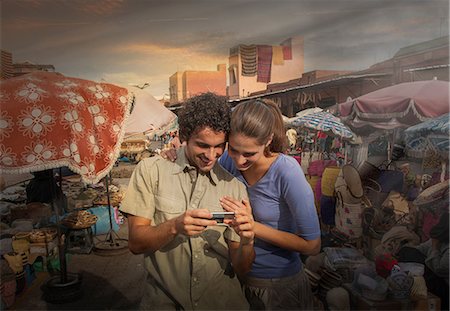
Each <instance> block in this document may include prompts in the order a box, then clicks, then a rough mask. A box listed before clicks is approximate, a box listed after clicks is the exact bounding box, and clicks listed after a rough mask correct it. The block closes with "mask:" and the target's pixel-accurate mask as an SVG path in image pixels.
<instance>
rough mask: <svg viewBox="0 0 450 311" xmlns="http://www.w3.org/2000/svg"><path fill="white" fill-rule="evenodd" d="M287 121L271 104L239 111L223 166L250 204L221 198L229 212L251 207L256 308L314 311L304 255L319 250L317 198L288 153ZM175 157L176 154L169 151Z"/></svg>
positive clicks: (250, 285) (248, 284) (251, 293)
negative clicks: (243, 188)
mask: <svg viewBox="0 0 450 311" xmlns="http://www.w3.org/2000/svg"><path fill="white" fill-rule="evenodd" d="M285 146H286V135H285V131H284V124H283V119H282V116H281V112H280V110H279V109H278V107H277V106H276V105H275V103H273V102H272V101H268V100H256V101H251V102H244V103H241V104H239V105H237V106H236V107H235V109H234V110H233V113H232V117H231V131H230V135H229V141H228V151H226V152H225V153H224V154H223V155H222V156H221V157H220V159H219V163H220V164H221V165H222V166H223V167H224V168H225V169H227V170H228V171H229V172H230V173H232V174H233V175H234V176H235V177H237V178H238V179H239V180H241V181H242V182H243V183H244V184H245V185H246V186H247V190H248V194H249V199H250V203H248V202H246V201H244V202H240V201H238V200H236V199H234V198H231V197H224V198H222V199H221V204H222V207H223V208H224V209H225V210H226V211H234V210H236V209H240V208H248V206H246V205H249V204H250V205H251V207H252V210H253V217H254V220H255V227H254V233H255V237H256V238H255V242H254V248H255V252H256V258H255V261H254V263H253V265H252V269H251V271H250V272H249V273H248V274H247V275H246V277H245V278H243V279H242V282H243V284H244V289H245V294H246V297H247V300H248V301H249V303H250V308H251V309H252V310H258V309H259V310H261V309H286V310H299V309H304V310H311V309H312V307H313V306H312V293H311V289H310V286H309V282H308V278H307V276H306V274H305V273H304V271H303V267H302V262H301V259H300V254H302V255H315V254H317V253H318V252H319V251H320V227H319V220H318V216H317V212H316V209H315V207H314V195H313V192H312V189H311V187H310V185H309V184H308V182H307V181H306V178H305V175H304V174H303V171H302V169H301V167H300V165H298V162H297V161H296V160H295V159H294V158H292V157H290V156H287V155H285V154H283V151H284V150H285ZM166 156H167V157H168V158H170V159H172V160H173V159H174V153H170V152H168V153H166Z"/></svg>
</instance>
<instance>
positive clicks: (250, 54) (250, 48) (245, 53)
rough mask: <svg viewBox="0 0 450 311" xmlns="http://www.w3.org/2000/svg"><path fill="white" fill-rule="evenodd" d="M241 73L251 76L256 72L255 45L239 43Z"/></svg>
mask: <svg viewBox="0 0 450 311" xmlns="http://www.w3.org/2000/svg"><path fill="white" fill-rule="evenodd" d="M239 52H240V54H241V66H242V75H243V76H249V77H253V76H254V75H255V74H256V45H240V46H239Z"/></svg>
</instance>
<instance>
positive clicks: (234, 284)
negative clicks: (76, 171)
mask: <svg viewBox="0 0 450 311" xmlns="http://www.w3.org/2000/svg"><path fill="white" fill-rule="evenodd" d="M225 195H228V196H231V197H234V198H237V199H243V198H247V197H248V195H247V191H246V188H245V186H244V185H243V184H242V183H241V182H239V181H238V180H237V179H235V178H234V177H233V176H232V175H231V174H229V173H228V172H227V171H225V170H224V169H223V168H222V167H221V166H220V165H219V164H216V165H215V166H214V168H213V169H212V170H211V171H210V172H209V173H207V174H202V173H200V172H199V173H198V174H197V170H196V169H195V167H193V166H190V165H189V163H188V161H187V159H186V157H185V153H184V148H180V149H179V151H178V154H177V160H176V162H175V163H172V162H170V161H167V160H164V159H162V158H161V157H159V156H155V157H152V158H148V159H144V160H143V161H141V162H140V163H139V164H138V165H137V167H136V169H135V171H134V172H133V175H132V177H131V180H130V184H129V186H128V190H127V193H126V195H125V198H124V200H123V201H122V206H121V208H120V209H121V211H123V212H125V213H128V214H132V215H135V216H140V217H144V218H147V219H150V220H151V221H152V225H153V224H154V225H158V224H160V223H162V222H164V221H166V220H168V219H171V218H174V217H177V216H178V215H180V214H182V213H184V212H185V211H186V210H187V209H195V208H206V209H209V210H210V211H223V209H222V207H221V206H220V203H219V199H220V198H221V197H223V196H225ZM226 239H229V240H231V241H239V235H237V234H236V232H235V231H234V230H233V229H232V228H230V227H228V226H226V225H217V226H213V227H208V229H207V230H206V231H204V232H203V233H202V234H200V235H198V236H195V237H190V238H189V237H187V236H184V235H177V236H176V237H175V239H174V240H173V241H172V242H170V243H169V244H167V245H165V246H164V247H163V249H160V250H158V251H156V252H154V253H147V254H145V257H144V258H145V267H146V269H147V271H148V274H149V275H148V277H147V283H146V288H145V291H144V292H145V293H144V297H143V300H142V303H141V308H146V309H158V310H161V309H174V308H175V306H178V307H180V306H181V307H182V308H184V309H185V310H191V309H203V310H206V309H208V310H217V309H228V310H232V309H235V310H236V309H239V310H243V309H248V304H247V301H246V299H245V296H244V294H243V292H242V290H241V287H240V283H239V281H238V279H237V277H236V276H235V275H234V273H233V272H232V269H231V266H230V259H229V254H228V245H227V242H226ZM174 301H176V303H175V305H174Z"/></svg>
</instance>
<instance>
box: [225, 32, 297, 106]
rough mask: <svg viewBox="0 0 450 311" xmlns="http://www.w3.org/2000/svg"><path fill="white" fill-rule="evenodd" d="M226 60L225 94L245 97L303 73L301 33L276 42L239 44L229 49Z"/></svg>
mask: <svg viewBox="0 0 450 311" xmlns="http://www.w3.org/2000/svg"><path fill="white" fill-rule="evenodd" d="M228 64H229V66H228V76H229V81H228V85H229V90H228V95H229V98H230V99H238V98H243V97H247V96H249V95H250V94H252V93H255V92H259V91H263V90H266V89H267V86H268V85H269V84H270V83H279V82H285V81H289V80H292V79H295V78H298V77H300V76H301V75H302V74H303V71H304V49H303V37H300V36H297V37H292V38H289V39H287V40H285V41H283V42H282V43H280V45H256V44H251V45H244V44H240V45H238V46H235V47H233V48H231V49H230V55H229V57H228Z"/></svg>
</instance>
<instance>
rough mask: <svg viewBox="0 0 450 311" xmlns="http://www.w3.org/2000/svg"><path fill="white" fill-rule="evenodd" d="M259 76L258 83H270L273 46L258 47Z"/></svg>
mask: <svg viewBox="0 0 450 311" xmlns="http://www.w3.org/2000/svg"><path fill="white" fill-rule="evenodd" d="M257 54H258V71H257V72H258V75H257V78H256V81H257V82H264V83H269V82H270V73H271V69H272V46H271V45H258V46H257Z"/></svg>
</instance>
